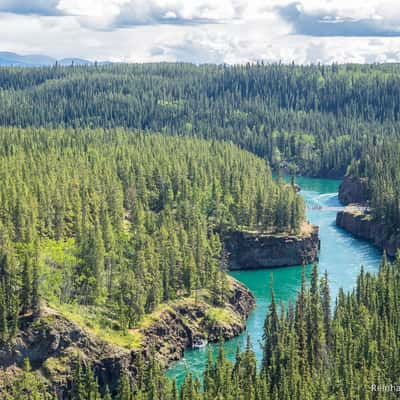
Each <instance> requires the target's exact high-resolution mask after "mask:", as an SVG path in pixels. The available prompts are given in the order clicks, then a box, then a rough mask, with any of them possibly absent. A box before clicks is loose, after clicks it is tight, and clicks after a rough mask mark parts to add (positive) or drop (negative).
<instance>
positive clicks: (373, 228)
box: [336, 176, 400, 257]
mask: <svg viewBox="0 0 400 400" xmlns="http://www.w3.org/2000/svg"><path fill="white" fill-rule="evenodd" d="M338 196H339V200H340V201H341V203H342V204H344V205H347V207H346V208H345V209H344V210H343V211H339V212H338V213H337V215H336V225H337V226H339V227H340V228H343V229H345V230H346V231H347V232H350V233H351V234H353V235H354V236H356V237H358V238H361V239H365V240H368V241H369V242H371V243H372V244H373V245H374V246H376V247H378V248H379V249H381V250H385V251H386V253H387V254H388V255H389V256H392V257H394V256H396V253H397V249H398V248H399V247H400V233H393V232H392V230H391V229H389V227H388V226H386V225H385V224H384V223H382V222H380V221H377V220H375V219H374V218H373V215H372V211H371V210H370V209H369V208H368V198H369V196H368V179H367V178H359V177H355V176H346V177H345V178H344V180H343V182H342V183H341V185H340V187H339V192H338Z"/></svg>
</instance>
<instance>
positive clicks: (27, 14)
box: [0, 0, 400, 64]
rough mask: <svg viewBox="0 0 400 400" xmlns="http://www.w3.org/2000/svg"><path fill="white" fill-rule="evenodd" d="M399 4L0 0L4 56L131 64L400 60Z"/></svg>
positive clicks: (374, 0)
mask: <svg viewBox="0 0 400 400" xmlns="http://www.w3.org/2000/svg"><path fill="white" fill-rule="evenodd" d="M398 4H399V3H398V0H363V1H362V0H353V1H352V0H328V1H317V0H300V1H293V0H286V1H285V0H269V1H265V0H247V1H245V0H219V1H216V0H186V1H184V0H0V38H1V39H0V51H12V52H17V53H21V54H35V53H36V54H38V53H40V54H46V55H49V56H52V57H55V58H64V57H72V56H73V57H82V58H87V59H91V60H96V59H97V60H111V61H127V62H147V61H186V62H194V63H231V64H233V63H245V62H254V61H261V60H263V61H265V62H276V61H282V62H292V61H295V62H297V63H318V62H321V63H331V62H400V6H399V5H398Z"/></svg>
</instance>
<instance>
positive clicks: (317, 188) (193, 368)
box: [167, 177, 381, 385]
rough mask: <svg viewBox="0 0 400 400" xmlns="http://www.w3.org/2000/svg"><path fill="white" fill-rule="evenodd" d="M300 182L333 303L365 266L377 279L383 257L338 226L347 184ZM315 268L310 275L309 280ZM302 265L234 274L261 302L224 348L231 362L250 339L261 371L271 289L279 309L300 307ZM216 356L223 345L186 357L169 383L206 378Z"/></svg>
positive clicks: (176, 365) (173, 369)
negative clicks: (342, 191) (341, 197)
mask: <svg viewBox="0 0 400 400" xmlns="http://www.w3.org/2000/svg"><path fill="white" fill-rule="evenodd" d="M296 182H297V183H298V184H299V185H300V187H301V192H300V194H301V196H302V197H303V198H304V200H305V202H306V207H307V220H309V221H310V223H311V224H313V225H317V226H318V227H319V238H320V240H321V250H320V252H319V261H318V269H319V273H320V274H321V275H322V274H324V273H325V271H326V272H327V273H328V278H329V286H330V289H331V294H332V299H335V298H336V296H337V295H338V293H339V289H340V288H342V289H343V290H345V291H348V290H352V289H353V288H354V284H355V282H356V278H357V275H358V273H359V272H360V266H361V265H363V266H364V271H365V272H370V273H375V272H376V271H377V270H378V267H379V263H380V260H381V252H380V251H378V250H377V249H376V248H375V247H374V246H372V245H371V244H369V243H368V242H366V241H363V240H359V239H357V238H355V237H354V236H353V235H351V234H350V233H347V232H346V231H344V230H343V229H340V228H339V227H338V226H336V224H335V218H336V210H337V209H338V208H339V207H340V202H339V200H338V195H337V193H338V188H339V185H340V183H341V181H339V180H333V179H316V178H305V177H298V178H297V179H296ZM310 270H311V267H310V266H306V267H305V268H304V272H305V275H306V279H308V278H309V273H310ZM302 271H303V268H302V267H301V265H295V266H292V267H281V268H267V269H248V270H232V271H230V272H229V274H230V275H232V276H233V277H234V278H236V279H237V280H239V281H240V282H242V283H243V284H244V285H245V286H246V287H248V288H249V289H250V291H251V292H252V293H253V294H254V296H255V298H256V303H257V305H256V308H255V310H254V311H253V312H252V313H251V314H250V316H249V318H248V320H247V323H246V325H247V329H246V331H244V332H243V333H242V334H241V335H239V336H238V337H235V338H234V339H232V340H228V341H226V342H225V343H224V352H225V354H226V355H227V356H228V357H229V359H230V360H232V361H234V360H235V353H236V350H237V347H238V346H239V347H240V348H241V349H244V348H245V347H246V342H247V337H248V336H250V338H251V343H252V344H253V349H254V351H255V353H256V357H257V361H258V365H259V366H260V363H261V360H262V358H263V352H262V348H261V346H260V345H259V343H262V338H263V328H264V322H265V316H266V313H267V310H268V307H269V305H270V301H271V284H272V285H273V288H274V293H275V299H276V302H277V304H283V305H284V306H286V305H288V304H289V303H292V304H294V302H295V299H296V296H297V293H298V291H299V290H300V285H301V275H302ZM209 351H211V353H212V354H213V356H214V358H215V357H217V356H218V345H217V344H209V346H208V347H207V348H204V349H200V350H190V349H189V350H187V351H185V356H184V357H185V358H184V360H181V361H178V362H176V363H174V364H173V365H172V366H171V367H170V368H169V369H168V371H167V375H168V377H170V378H171V379H176V380H177V383H178V385H180V384H182V382H183V381H184V379H185V376H186V374H187V372H188V371H190V372H191V373H192V374H193V375H194V376H195V377H199V378H201V377H202V374H203V372H204V368H205V366H206V365H207V355H208V352H209Z"/></svg>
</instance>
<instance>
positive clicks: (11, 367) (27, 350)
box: [0, 309, 137, 399]
mask: <svg viewBox="0 0 400 400" xmlns="http://www.w3.org/2000/svg"><path fill="white" fill-rule="evenodd" d="M22 324H23V326H22V327H21V329H20V331H19V333H18V335H17V337H16V338H15V340H14V341H13V342H12V343H10V344H8V345H3V346H2V347H1V348H0V366H1V367H2V369H3V373H7V372H9V373H10V374H12V373H18V367H21V365H22V363H23V360H24V359H25V358H28V359H29V360H30V363H31V365H32V368H33V369H34V370H37V371H39V372H40V373H41V375H42V376H43V377H44V378H45V381H46V382H47V384H48V386H49V388H50V390H51V391H52V392H55V393H57V397H58V398H59V399H62V398H63V390H64V389H65V388H66V387H68V384H69V377H70V375H71V370H72V368H73V366H74V365H75V363H76V360H77V359H78V357H79V359H80V360H81V361H82V362H83V363H87V364H90V365H91V367H92V368H93V369H94V371H95V373H96V375H97V376H98V379H99V382H100V384H102V385H105V384H108V385H109V386H110V388H111V390H113V389H114V387H115V385H116V384H117V382H118V377H119V374H120V371H121V370H125V371H127V372H128V374H130V375H131V377H132V379H133V377H134V375H135V370H134V364H135V363H134V360H135V358H136V357H137V354H134V353H132V352H130V351H128V350H125V349H123V348H119V347H115V346H112V345H110V344H108V343H106V342H104V341H102V340H99V339H97V338H96V337H94V336H92V335H89V334H88V333H87V332H85V331H84V330H83V329H81V328H80V327H79V326H78V325H77V324H75V323H74V322H72V321H70V320H68V319H66V318H64V317H63V316H61V315H59V314H58V313H56V312H54V311H53V310H50V309H46V310H45V313H44V314H43V315H42V316H41V317H40V319H36V320H34V321H32V320H31V319H30V318H25V319H24V320H23V321H22ZM0 393H1V390H0Z"/></svg>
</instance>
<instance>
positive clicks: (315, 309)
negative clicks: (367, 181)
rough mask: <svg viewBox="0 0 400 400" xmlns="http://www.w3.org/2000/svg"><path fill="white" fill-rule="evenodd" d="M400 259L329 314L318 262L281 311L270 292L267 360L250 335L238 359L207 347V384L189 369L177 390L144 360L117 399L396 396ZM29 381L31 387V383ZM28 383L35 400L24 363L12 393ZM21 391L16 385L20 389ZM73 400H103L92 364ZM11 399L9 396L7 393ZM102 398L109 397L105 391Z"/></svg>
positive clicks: (366, 277) (364, 280) (76, 383)
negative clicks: (215, 353) (137, 374)
mask: <svg viewBox="0 0 400 400" xmlns="http://www.w3.org/2000/svg"><path fill="white" fill-rule="evenodd" d="M399 267H400V265H399V261H397V262H396V263H395V264H394V265H390V264H389V263H387V261H386V260H384V261H383V263H382V266H381V268H380V271H379V273H378V275H377V276H374V275H371V274H369V273H364V272H363V271H361V273H360V275H359V276H358V279H357V285H356V288H355V289H354V290H353V291H352V292H351V293H348V294H345V293H344V292H343V291H341V292H340V293H339V296H338V298H337V299H336V303H335V306H334V309H333V313H332V312H331V311H332V310H331V308H330V306H331V300H330V295H329V285H328V279H327V277H326V276H323V277H322V278H319V276H318V273H317V268H316V267H315V268H314V270H313V272H312V275H311V283H310V285H309V286H308V285H306V283H305V279H304V277H303V282H302V285H301V289H300V291H299V293H298V296H297V300H296V302H295V304H291V305H289V307H288V309H287V310H286V311H283V310H280V309H279V307H278V306H277V304H276V302H275V299H274V296H272V302H271V305H270V307H269V311H268V314H267V318H266V320H265V325H264V343H263V350H264V359H263V362H262V368H261V371H258V370H257V363H256V356H255V354H254V352H253V350H252V345H251V343H250V341H248V344H247V347H246V349H243V351H242V352H241V351H240V350H239V349H238V352H237V354H236V360H235V362H233V363H232V362H231V361H229V359H228V358H227V357H226V355H225V354H224V351H223V347H222V346H221V347H220V350H219V354H218V356H217V359H216V360H213V359H212V356H211V353H209V357H208V363H207V366H206V369H205V372H204V376H203V379H204V382H203V383H204V386H203V387H202V385H201V383H200V381H199V380H198V379H195V378H193V377H192V375H191V374H190V373H189V374H188V375H187V377H186V380H185V382H184V383H183V385H182V387H181V388H180V390H179V392H178V390H177V388H176V386H175V385H174V384H172V383H171V382H168V381H166V379H165V377H164V376H163V374H162V372H161V371H160V369H159V367H158V366H157V364H156V363H154V362H153V363H149V364H148V365H147V367H146V368H145V369H143V371H142V374H141V375H140V377H139V380H138V382H137V386H136V387H135V388H134V390H132V388H131V386H130V385H129V381H128V380H127V377H126V376H125V375H122V376H121V378H120V382H119V390H118V395H117V399H119V400H144V399H149V400H150V399H151V400H161V399H163V400H175V399H181V400H214V399H221V400H231V399H232V400H234V399H235V400H237V399H240V400H261V399H262V400H269V399H271V400H275V399H279V400H289V399H301V400H304V399H310V400H311V399H320V400H328V399H329V400H330V399H337V400H344V399H354V400H358V399H359V400H361V399H362V400H386V399H395V398H397V397H396V396H397V390H396V389H393V388H396V387H398V386H397V385H396V384H392V387H393V388H392V389H390V387H391V385H390V383H391V382H397V381H396V380H397V379H398V376H399V371H400V365H399V357H398V350H397V349H398V348H399V338H400V334H399V324H398V321H399V318H400V315H399V310H400V303H399V301H400V297H399V293H400V273H399ZM29 385H30V386H29ZM24 388H25V390H26V388H29V389H30V390H31V393H36V394H37V397H36V398H37V399H39V400H41V399H45V398H46V397H45V395H44V392H43V390H41V387H40V385H38V383H37V382H36V381H35V380H34V377H33V375H32V373H31V372H30V371H29V365H28V364H26V365H25V372H24V374H23V375H22V376H21V378H20V379H19V381H18V385H17V386H16V388H15V389H14V392H11V394H10V396H12V395H14V394H18V393H23V390H24ZM18 390H19V391H18ZM71 393H72V394H71V395H72V398H73V399H75V400H84V399H90V398H93V399H96V398H100V394H99V392H98V388H97V384H96V381H95V378H94V376H93V372H92V371H91V369H90V368H89V369H84V368H83V367H82V366H81V365H79V364H78V366H77V368H76V372H75V374H74V380H73V384H72V391H71ZM10 398H12V397H10ZM103 398H104V399H107V400H109V399H111V396H110V395H109V393H105V395H104V397H103Z"/></svg>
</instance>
